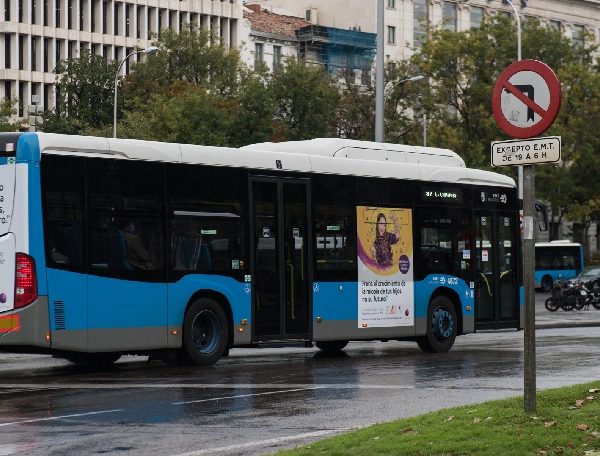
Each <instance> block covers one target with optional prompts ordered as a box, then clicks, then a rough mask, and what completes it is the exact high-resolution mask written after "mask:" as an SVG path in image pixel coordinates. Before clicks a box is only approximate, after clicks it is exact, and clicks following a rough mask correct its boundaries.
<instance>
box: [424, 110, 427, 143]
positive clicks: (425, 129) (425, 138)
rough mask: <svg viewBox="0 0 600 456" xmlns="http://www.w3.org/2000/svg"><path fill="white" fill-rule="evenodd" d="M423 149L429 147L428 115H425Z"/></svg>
mask: <svg viewBox="0 0 600 456" xmlns="http://www.w3.org/2000/svg"><path fill="white" fill-rule="evenodd" d="M423 147H427V114H425V113H423Z"/></svg>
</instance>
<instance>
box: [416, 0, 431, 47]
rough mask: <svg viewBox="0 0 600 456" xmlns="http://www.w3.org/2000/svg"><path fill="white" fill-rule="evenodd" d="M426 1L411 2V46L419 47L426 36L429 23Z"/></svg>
mask: <svg viewBox="0 0 600 456" xmlns="http://www.w3.org/2000/svg"><path fill="white" fill-rule="evenodd" d="M428 3H429V2H428V0H413V21H414V25H413V46H414V47H421V45H422V44H423V42H424V41H425V37H426V35H427V25H428V23H429V10H428V7H427V4H428Z"/></svg>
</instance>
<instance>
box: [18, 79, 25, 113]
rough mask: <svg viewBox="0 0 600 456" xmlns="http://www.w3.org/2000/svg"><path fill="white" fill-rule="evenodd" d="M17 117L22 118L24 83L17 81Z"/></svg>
mask: <svg viewBox="0 0 600 456" xmlns="http://www.w3.org/2000/svg"><path fill="white" fill-rule="evenodd" d="M18 84H19V117H23V114H24V111H25V109H24V106H25V82H23V81H19V82H18Z"/></svg>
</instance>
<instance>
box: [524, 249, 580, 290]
mask: <svg viewBox="0 0 600 456" xmlns="http://www.w3.org/2000/svg"><path fill="white" fill-rule="evenodd" d="M582 270H583V246H582V245H581V244H579V243H577V242H571V241H568V240H560V241H550V242H536V243H535V286H536V288H541V289H542V291H545V292H548V291H550V290H552V286H553V285H554V282H556V281H557V280H570V279H574V278H575V277H577V276H578V275H579V273H580V272H581V271H582Z"/></svg>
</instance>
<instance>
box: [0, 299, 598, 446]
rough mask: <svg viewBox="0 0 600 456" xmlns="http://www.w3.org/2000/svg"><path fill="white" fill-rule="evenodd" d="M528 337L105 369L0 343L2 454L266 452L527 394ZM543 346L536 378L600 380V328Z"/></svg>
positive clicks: (485, 336) (555, 334)
mask: <svg viewBox="0 0 600 456" xmlns="http://www.w3.org/2000/svg"><path fill="white" fill-rule="evenodd" d="M596 312H598V314H597V316H598V317H600V311H596ZM582 314H583V313H582ZM583 315H587V317H586V318H587V319H591V318H592V317H594V316H596V314H594V313H591V312H590V313H588V314H583ZM575 317H576V314H571V315H567V313H566V312H563V313H562V314H560V313H556V314H552V315H544V318H546V319H549V318H552V319H554V320H556V321H557V320H568V319H569V318H575ZM598 319H599V320H600V318H598ZM542 320H543V319H542ZM522 339H523V333H522V332H516V331H506V332H491V333H477V334H472V335H468V336H463V337H460V338H458V339H457V342H456V344H455V347H454V348H453V350H452V351H451V352H450V353H448V354H442V355H426V354H423V353H422V352H421V351H420V350H419V349H418V348H417V346H416V344H414V343H410V342H388V343H381V342H366V343H352V344H350V345H349V346H348V348H347V350H346V353H345V355H344V356H340V357H336V358H324V357H321V356H320V355H319V354H318V352H317V350H315V349H304V348H284V349H258V350H257V349H254V350H253V349H234V350H232V351H231V355H230V357H229V358H227V359H224V360H222V361H220V362H219V363H217V364H216V365H215V366H214V367H212V368H195V367H185V368H183V367H170V366H166V365H164V364H162V363H160V362H152V363H147V362H145V360H144V358H136V357H128V358H126V359H125V360H123V361H121V362H119V363H118V364H117V366H116V367H115V368H114V369H111V370H105V371H96V372H90V371H85V370H82V369H80V368H77V367H75V366H71V365H69V364H68V363H66V362H63V361H60V360H53V359H51V358H49V357H43V356H32V355H6V354H0V455H8V454H22V455H25V454H26V455H76V454H87V455H91V454H128V455H129V454H131V455H148V454H155V455H173V456H175V455H177V456H180V455H184V454H185V455H187V456H191V455H204V454H207V455H209V454H210V455H212V454H216V455H221V454H223V455H233V454H236V455H237V454H239V455H242V454H243V455H247V454H265V453H268V452H272V451H275V450H277V449H278V448H283V447H290V446H295V445H297V444H300V443H303V442H307V441H310V440H315V439H318V438H322V437H325V436H327V435H332V434H334V433H337V432H342V431H344V430H346V429H350V428H356V427H360V426H364V425H367V424H370V423H374V422H378V421H384V420H390V419H393V418H398V417H403V416H412V415H416V414H420V413H424V412H428V411H431V410H437V409H440V408H444V407H450V406H454V405H460V404H470V403H476V402H481V401H484V400H488V399H495V398H502V397H507V396H516V395H521V394H522V364H523V359H522V346H523V343H522ZM537 345H538V357H537V366H538V374H537V377H538V388H539V389H542V388H550V387H556V386H561V385H568V384H575V383H581V382H587V381H595V380H599V382H600V349H599V347H600V327H585V328H563V329H545V330H538V332H537Z"/></svg>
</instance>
